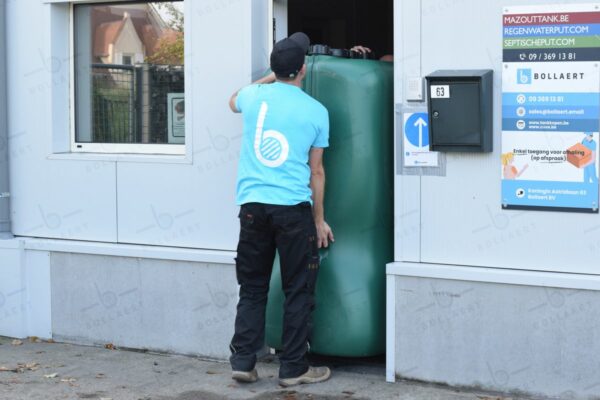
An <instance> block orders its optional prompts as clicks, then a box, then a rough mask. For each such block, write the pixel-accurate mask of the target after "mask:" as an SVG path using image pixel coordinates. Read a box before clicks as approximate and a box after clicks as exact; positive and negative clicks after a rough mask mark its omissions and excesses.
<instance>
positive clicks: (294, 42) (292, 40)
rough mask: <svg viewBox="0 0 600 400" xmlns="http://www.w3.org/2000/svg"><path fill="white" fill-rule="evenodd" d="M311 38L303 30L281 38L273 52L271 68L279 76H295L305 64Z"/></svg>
mask: <svg viewBox="0 0 600 400" xmlns="http://www.w3.org/2000/svg"><path fill="white" fill-rule="evenodd" d="M309 46H310V39H309V38H308V36H306V34H304V33H302V32H296V33H294V34H293V35H291V36H290V37H287V38H285V39H282V40H280V41H279V42H277V43H275V46H273V51H272V52H271V70H272V71H273V72H275V76H277V77H278V78H295V77H296V75H298V72H300V70H301V69H302V66H303V65H304V57H305V56H306V53H307V52H308V47H309Z"/></svg>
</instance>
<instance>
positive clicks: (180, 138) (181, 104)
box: [167, 93, 185, 144]
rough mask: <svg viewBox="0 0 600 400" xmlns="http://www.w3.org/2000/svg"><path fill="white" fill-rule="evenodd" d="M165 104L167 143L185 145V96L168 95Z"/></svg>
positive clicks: (177, 94)
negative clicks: (167, 130)
mask: <svg viewBox="0 0 600 400" xmlns="http://www.w3.org/2000/svg"><path fill="white" fill-rule="evenodd" d="M167 102H168V106H167V109H168V111H169V143H170V144H185V95H184V94H183V93H169V94H168V96H167Z"/></svg>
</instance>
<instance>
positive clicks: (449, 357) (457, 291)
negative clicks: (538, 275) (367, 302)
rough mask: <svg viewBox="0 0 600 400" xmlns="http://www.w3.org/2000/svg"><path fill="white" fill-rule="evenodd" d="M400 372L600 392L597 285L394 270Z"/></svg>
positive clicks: (519, 388)
mask: <svg viewBox="0 0 600 400" xmlns="http://www.w3.org/2000/svg"><path fill="white" fill-rule="evenodd" d="M395 279H396V300H397V301H396V307H395V312H396V327H395V338H396V339H395V342H396V354H395V365H396V367H395V369H396V374H397V376H400V377H404V378H411V379H418V380H424V381H432V382H440V383H445V384H450V385H455V386H471V387H480V388H485V389H491V390H499V391H503V392H513V393H514V392H517V393H518V392H526V393H532V394H540V395H544V396H553V397H558V398H561V399H570V398H572V399H588V398H598V396H600V374H599V373H598V371H600V357H599V355H600V292H595V291H586V290H568V289H553V288H543V287H532V286H513V285H505V284H495V283H479V282H466V281H450V280H441V279H430V278H414V277H403V276H398V277H396V278H395Z"/></svg>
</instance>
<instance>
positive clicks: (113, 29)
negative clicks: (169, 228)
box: [94, 19, 126, 57]
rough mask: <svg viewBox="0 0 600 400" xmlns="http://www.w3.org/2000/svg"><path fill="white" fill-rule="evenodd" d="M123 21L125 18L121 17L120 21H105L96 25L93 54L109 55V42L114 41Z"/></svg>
mask: <svg viewBox="0 0 600 400" xmlns="http://www.w3.org/2000/svg"><path fill="white" fill-rule="evenodd" d="M125 22H126V20H124V19H122V20H121V21H115V22H105V23H103V24H100V25H98V27H97V28H96V32H95V34H94V56H96V57H106V56H108V55H110V53H109V47H110V44H111V43H114V42H116V40H117V38H118V37H119V34H121V31H122V30H123V27H124V26H125Z"/></svg>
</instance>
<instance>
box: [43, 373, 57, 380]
mask: <svg viewBox="0 0 600 400" xmlns="http://www.w3.org/2000/svg"><path fill="white" fill-rule="evenodd" d="M57 376H58V374H57V373H56V372H55V373H53V374H48V375H44V378H46V379H51V378H56V377H57Z"/></svg>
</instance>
